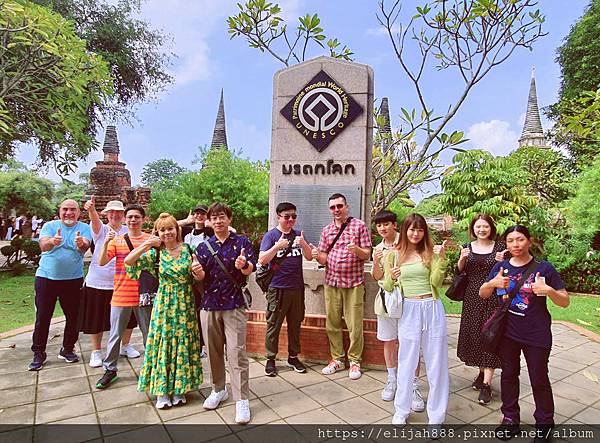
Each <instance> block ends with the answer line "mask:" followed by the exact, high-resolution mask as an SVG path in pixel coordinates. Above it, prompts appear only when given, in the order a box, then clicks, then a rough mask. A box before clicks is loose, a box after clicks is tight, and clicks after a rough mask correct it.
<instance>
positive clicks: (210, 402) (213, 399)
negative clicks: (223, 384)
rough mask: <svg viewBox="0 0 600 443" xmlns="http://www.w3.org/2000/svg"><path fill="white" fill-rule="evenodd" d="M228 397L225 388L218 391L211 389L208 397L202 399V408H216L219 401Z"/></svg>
mask: <svg viewBox="0 0 600 443" xmlns="http://www.w3.org/2000/svg"><path fill="white" fill-rule="evenodd" d="M228 398H229V393H228V392H227V388H225V389H223V390H222V391H219V392H215V391H212V392H211V393H210V395H209V396H208V398H207V399H206V400H204V404H203V405H202V406H203V407H204V409H217V407H218V406H219V403H221V402H222V401H225V400H227V399H228Z"/></svg>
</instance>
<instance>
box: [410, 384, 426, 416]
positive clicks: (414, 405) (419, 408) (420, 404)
mask: <svg viewBox="0 0 600 443" xmlns="http://www.w3.org/2000/svg"><path fill="white" fill-rule="evenodd" d="M410 409H412V410H413V411H415V412H423V411H424V410H425V401H424V400H423V396H422V395H421V390H420V389H419V386H415V385H413V393H412V402H411V404H410Z"/></svg>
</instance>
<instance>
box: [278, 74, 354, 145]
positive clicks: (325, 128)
mask: <svg viewBox="0 0 600 443" xmlns="http://www.w3.org/2000/svg"><path fill="white" fill-rule="evenodd" d="M362 112H363V108H362V106H360V105H359V104H358V103H357V102H356V100H354V99H353V98H352V97H351V96H350V95H349V94H348V93H347V92H346V91H345V89H344V88H343V87H342V86H340V85H339V83H338V82H336V81H335V80H333V79H332V78H331V77H330V76H329V75H327V74H326V73H325V71H321V72H319V73H318V74H317V75H316V76H315V77H314V78H313V79H312V80H311V81H310V82H308V83H307V84H306V86H304V88H302V90H301V91H300V92H299V93H298V94H296V96H295V97H294V98H292V100H290V102H289V103H288V104H287V105H285V107H284V108H283V109H282V110H281V114H282V115H283V116H284V117H285V118H286V119H287V120H288V121H289V122H290V123H291V124H292V125H294V127H295V128H296V129H297V130H298V132H300V133H301V134H302V135H303V136H304V138H306V140H308V141H309V142H310V144H311V145H313V146H314V148H315V149H316V150H317V151H319V152H323V150H324V149H325V148H327V146H329V144H330V143H331V142H332V141H333V139H334V138H335V137H336V136H338V135H339V134H340V133H341V132H342V131H343V130H344V129H346V128H347V127H348V126H349V125H350V124H351V123H352V122H353V121H354V120H355V119H356V117H358V116H359V115H360V114H361V113H362Z"/></svg>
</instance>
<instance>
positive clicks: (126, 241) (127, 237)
mask: <svg viewBox="0 0 600 443" xmlns="http://www.w3.org/2000/svg"><path fill="white" fill-rule="evenodd" d="M123 238H124V239H125V243H127V247H128V248H129V250H130V251H133V250H134V249H135V248H134V247H133V243H131V239H130V238H129V234H128V233H127V234H125V235H124V236H123Z"/></svg>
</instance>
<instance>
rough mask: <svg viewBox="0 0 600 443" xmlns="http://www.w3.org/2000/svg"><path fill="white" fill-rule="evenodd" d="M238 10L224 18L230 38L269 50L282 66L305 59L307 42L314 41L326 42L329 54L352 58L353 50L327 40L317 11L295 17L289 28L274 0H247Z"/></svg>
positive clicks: (264, 50) (316, 42) (333, 39)
mask: <svg viewBox="0 0 600 443" xmlns="http://www.w3.org/2000/svg"><path fill="white" fill-rule="evenodd" d="M238 9H239V11H238V14H237V15H232V16H230V17H228V18H227V26H228V28H229V29H228V31H229V35H230V37H231V38H232V39H233V38H236V37H245V38H246V41H247V42H248V46H250V47H251V48H255V49H258V50H260V51H261V52H267V53H269V54H270V55H271V56H273V57H274V58H275V59H276V60H278V61H280V62H281V63H283V64H284V65H285V66H289V65H290V63H300V62H303V61H304V60H306V56H307V51H308V50H309V45H311V46H313V45H315V44H316V45H317V46H319V47H321V48H322V49H325V44H326V45H327V48H328V49H327V50H328V51H329V55H330V56H331V57H335V58H341V59H345V60H351V57H352V55H353V53H352V51H351V50H350V49H349V48H348V47H347V46H343V47H341V43H340V42H339V41H338V40H337V38H330V39H329V40H327V37H326V36H325V34H324V33H323V28H322V27H321V19H320V18H319V16H318V15H317V14H312V15H311V14H306V15H304V16H302V17H298V22H299V24H298V25H297V27H296V29H295V31H291V30H289V29H288V25H287V23H285V20H284V19H283V18H282V17H281V8H280V7H279V5H278V4H276V3H270V2H267V1H266V0H248V1H247V2H246V3H244V4H241V3H238ZM325 40H327V42H326V43H324V42H325ZM340 47H341V48H340Z"/></svg>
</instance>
